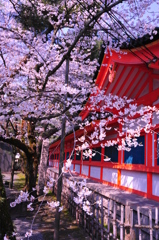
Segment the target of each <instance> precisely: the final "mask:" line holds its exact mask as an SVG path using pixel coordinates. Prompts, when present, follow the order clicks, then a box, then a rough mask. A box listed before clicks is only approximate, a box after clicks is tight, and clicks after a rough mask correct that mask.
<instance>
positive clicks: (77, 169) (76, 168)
mask: <svg viewBox="0 0 159 240" xmlns="http://www.w3.org/2000/svg"><path fill="white" fill-rule="evenodd" d="M75 172H77V173H80V165H79V164H75Z"/></svg>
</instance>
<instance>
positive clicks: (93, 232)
mask: <svg viewBox="0 0 159 240" xmlns="http://www.w3.org/2000/svg"><path fill="white" fill-rule="evenodd" d="M92 203H94V194H92ZM92 211H93V217H92V220H91V225H92V240H94V235H95V230H94V218H95V207H94V204H93V209H92Z"/></svg>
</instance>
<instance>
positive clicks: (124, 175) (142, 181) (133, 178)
mask: <svg viewBox="0 0 159 240" xmlns="http://www.w3.org/2000/svg"><path fill="white" fill-rule="evenodd" d="M121 186H124V187H128V188H131V189H134V190H138V191H141V192H147V174H146V173H142V172H134V171H126V170H121Z"/></svg>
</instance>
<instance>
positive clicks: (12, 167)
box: [9, 147, 15, 189]
mask: <svg viewBox="0 0 159 240" xmlns="http://www.w3.org/2000/svg"><path fill="white" fill-rule="evenodd" d="M14 165H15V150H14V147H13V154H12V163H11V179H10V184H9V187H10V188H11V189H12V188H13V179H14Z"/></svg>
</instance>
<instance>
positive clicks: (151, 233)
mask: <svg viewBox="0 0 159 240" xmlns="http://www.w3.org/2000/svg"><path fill="white" fill-rule="evenodd" d="M149 224H150V240H153V230H152V209H149Z"/></svg>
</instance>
